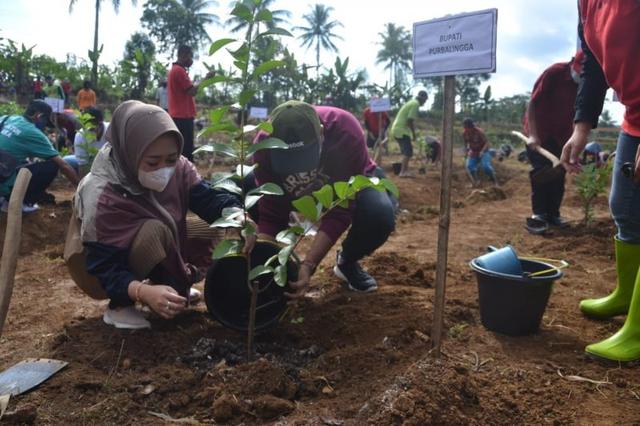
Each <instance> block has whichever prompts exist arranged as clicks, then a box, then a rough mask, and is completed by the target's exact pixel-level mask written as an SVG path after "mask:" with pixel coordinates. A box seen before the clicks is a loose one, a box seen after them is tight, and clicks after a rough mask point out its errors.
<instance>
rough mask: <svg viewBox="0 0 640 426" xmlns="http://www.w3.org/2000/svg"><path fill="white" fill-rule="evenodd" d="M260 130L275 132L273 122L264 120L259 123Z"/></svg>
mask: <svg viewBox="0 0 640 426" xmlns="http://www.w3.org/2000/svg"><path fill="white" fill-rule="evenodd" d="M258 130H262V131H264V132H267V133H273V124H271V123H270V122H269V121H263V122H262V123H260V124H258Z"/></svg>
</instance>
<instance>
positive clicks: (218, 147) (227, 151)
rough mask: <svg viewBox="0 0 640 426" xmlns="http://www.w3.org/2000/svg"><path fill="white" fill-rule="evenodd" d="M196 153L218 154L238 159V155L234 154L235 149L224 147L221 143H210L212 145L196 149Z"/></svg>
mask: <svg viewBox="0 0 640 426" xmlns="http://www.w3.org/2000/svg"><path fill="white" fill-rule="evenodd" d="M198 151H204V152H217V153H218V154H224V155H228V156H229V157H233V158H237V157H238V153H237V152H236V150H235V149H233V147H230V146H229V145H224V144H221V143H212V144H208V145H204V146H201V147H200V148H198Z"/></svg>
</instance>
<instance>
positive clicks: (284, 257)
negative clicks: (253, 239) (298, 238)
mask: <svg viewBox="0 0 640 426" xmlns="http://www.w3.org/2000/svg"><path fill="white" fill-rule="evenodd" d="M292 251H293V245H289V246H286V247H283V248H281V249H280V251H279V252H278V263H280V264H281V265H286V264H287V262H288V261H289V257H290V256H291V252H292Z"/></svg>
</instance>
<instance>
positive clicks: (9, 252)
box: [0, 168, 31, 336]
mask: <svg viewBox="0 0 640 426" xmlns="http://www.w3.org/2000/svg"><path fill="white" fill-rule="evenodd" d="M30 180H31V172H30V171H29V169H27V168H22V169H20V172H18V177H17V179H16V183H15V184H14V186H13V190H12V191H11V198H10V199H9V214H8V217H7V229H6V230H5V234H4V246H3V248H2V260H1V261H0V336H2V329H3V327H4V321H5V319H6V318H7V312H8V311H9V302H11V294H12V293H13V279H14V278H15V275H16V264H17V263H18V251H19V249H20V238H21V237H22V202H23V200H24V194H25V193H26V192H27V187H28V186H29V181H30Z"/></svg>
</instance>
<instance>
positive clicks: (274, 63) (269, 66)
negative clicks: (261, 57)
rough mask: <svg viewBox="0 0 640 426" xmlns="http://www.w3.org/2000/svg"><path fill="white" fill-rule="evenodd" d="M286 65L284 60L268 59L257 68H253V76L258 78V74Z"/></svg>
mask: <svg viewBox="0 0 640 426" xmlns="http://www.w3.org/2000/svg"><path fill="white" fill-rule="evenodd" d="M284 65H286V63H285V62H284V61H275V60H273V61H267V62H263V63H261V64H260V65H259V66H258V67H256V69H255V70H253V74H252V76H251V78H252V79H254V80H255V79H256V78H258V76H260V75H262V74H264V73H267V72H269V71H271V70H272V69H274V68H279V67H282V66H284Z"/></svg>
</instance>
